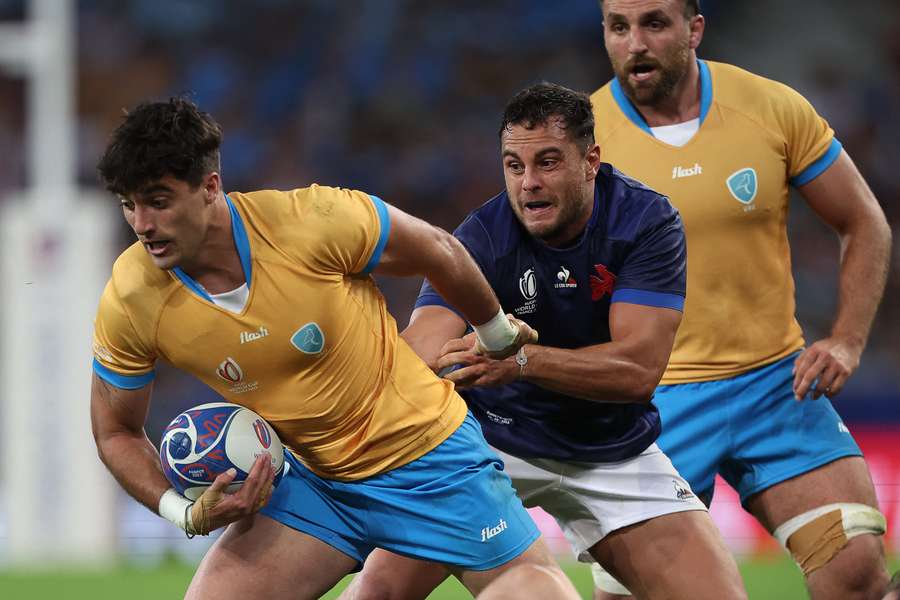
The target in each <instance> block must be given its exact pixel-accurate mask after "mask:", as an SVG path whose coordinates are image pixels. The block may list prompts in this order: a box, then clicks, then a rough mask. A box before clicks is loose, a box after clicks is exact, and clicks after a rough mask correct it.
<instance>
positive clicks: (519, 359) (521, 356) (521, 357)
mask: <svg viewBox="0 0 900 600" xmlns="http://www.w3.org/2000/svg"><path fill="white" fill-rule="evenodd" d="M516 364H517V365H519V366H520V367H524V366H525V365H526V364H528V357H527V356H525V348H519V351H518V352H516Z"/></svg>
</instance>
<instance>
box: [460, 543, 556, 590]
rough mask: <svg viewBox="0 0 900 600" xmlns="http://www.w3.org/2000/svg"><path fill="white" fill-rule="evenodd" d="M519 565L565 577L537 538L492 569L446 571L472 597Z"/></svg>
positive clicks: (543, 544)
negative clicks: (451, 574)
mask: <svg viewBox="0 0 900 600" xmlns="http://www.w3.org/2000/svg"><path fill="white" fill-rule="evenodd" d="M519 565H537V566H539V567H543V568H544V569H546V570H548V571H549V572H551V573H554V574H559V575H562V576H563V577H565V574H564V573H563V572H562V569H560V568H559V565H558V564H556V561H555V560H554V558H553V556H552V555H551V554H550V550H549V549H548V548H547V544H545V543H544V540H543V538H538V539H537V540H535V541H534V542H532V544H531V545H530V546H529V547H528V549H527V550H525V551H524V552H522V553H520V554H519V555H518V556H516V557H515V558H512V559H510V560H509V561H507V562H505V563H503V564H502V565H500V566H497V567H494V568H492V569H486V570H483V571H474V570H463V569H458V568H453V567H448V569H449V570H450V572H451V573H453V574H454V575H455V576H456V577H457V578H458V579H459V580H460V581H461V582H462V584H463V585H464V586H466V588H467V589H468V590H469V591H470V592H471V593H472V595H473V596H477V595H478V594H479V593H481V591H482V590H483V589H484V588H485V587H487V586H488V584H490V583H491V582H492V581H494V580H495V579H497V578H498V577H499V576H500V575H502V574H503V573H505V572H506V571H508V570H509V569H512V568H513V567H517V566H519Z"/></svg>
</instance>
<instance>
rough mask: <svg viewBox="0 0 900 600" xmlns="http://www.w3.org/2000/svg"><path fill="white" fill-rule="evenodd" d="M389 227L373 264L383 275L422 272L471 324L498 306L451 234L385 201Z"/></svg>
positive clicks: (490, 314)
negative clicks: (383, 243) (382, 247)
mask: <svg viewBox="0 0 900 600" xmlns="http://www.w3.org/2000/svg"><path fill="white" fill-rule="evenodd" d="M388 212H389V214H390V219H391V231H390V237H389V238H388V242H387V246H386V247H385V249H384V253H383V254H382V255H381V260H380V262H379V263H378V266H377V267H376V268H375V272H376V273H380V274H383V275H400V276H408V275H422V276H424V277H427V278H428V280H429V281H430V282H431V285H432V286H434V289H435V290H437V292H438V293H439V294H440V295H441V297H443V298H444V299H445V300H446V301H447V302H448V303H449V304H451V305H452V306H454V307H455V308H457V309H459V311H460V312H461V313H462V314H464V315H465V316H466V319H467V320H468V321H469V322H470V323H472V324H473V325H481V324H483V323H486V322H487V321H489V320H490V319H491V318H493V317H494V316H495V315H496V314H497V312H498V311H499V310H500V303H499V301H498V300H497V296H496V295H495V294H494V291H493V290H492V289H491V287H490V285H488V282H487V281H486V280H485V278H484V275H482V273H481V270H480V269H479V268H478V265H476V264H475V261H474V260H473V259H472V257H471V256H469V253H468V252H467V251H466V249H465V247H464V246H463V245H462V244H461V243H460V242H459V240H457V239H456V238H455V237H453V236H452V235H450V234H449V233H447V232H446V231H444V230H443V229H440V228H438V227H434V226H433V225H429V224H428V223H426V222H425V221H422V220H421V219H417V218H415V217H413V216H411V215H408V214H406V213H404V212H403V211H401V210H399V209H397V208H395V207H393V206H390V205H388Z"/></svg>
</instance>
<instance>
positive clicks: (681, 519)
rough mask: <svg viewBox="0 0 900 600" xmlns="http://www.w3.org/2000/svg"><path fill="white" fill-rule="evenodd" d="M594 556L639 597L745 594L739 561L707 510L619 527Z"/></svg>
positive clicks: (697, 599) (713, 598) (698, 599)
mask: <svg viewBox="0 0 900 600" xmlns="http://www.w3.org/2000/svg"><path fill="white" fill-rule="evenodd" d="M591 555H592V556H593V557H594V558H595V559H596V560H597V562H599V563H600V564H602V565H603V566H604V567H605V568H606V569H607V570H608V571H609V572H610V573H611V574H612V575H613V576H614V577H616V579H618V580H619V581H620V582H621V583H622V584H623V585H625V586H626V587H627V588H628V589H629V590H631V592H632V593H634V594H635V595H636V596H637V597H639V598H649V599H652V598H673V599H674V598H685V599H691V600H702V599H707V598H708V599H709V600H721V599H726V598H727V599H730V598H746V592H745V591H744V587H743V583H742V581H741V577H740V573H739V572H738V569H737V565H736V564H735V562H734V559H733V558H732V557H731V555H730V554H729V552H728V550H727V549H726V548H725V545H724V543H723V542H722V539H721V536H720V535H719V533H718V530H717V529H716V527H715V525H714V524H713V522H712V519H711V518H710V517H709V513H708V512H706V511H703V510H694V511H687V512H678V513H672V514H667V515H663V516H659V517H655V518H653V519H649V520H647V521H643V522H640V523H637V524H634V525H630V526H628V527H624V528H622V529H618V530H616V531H614V532H613V533H611V534H609V535H607V536H606V537H604V538H603V539H602V540H600V541H599V542H597V544H595V545H594V546H593V547H592V548H591Z"/></svg>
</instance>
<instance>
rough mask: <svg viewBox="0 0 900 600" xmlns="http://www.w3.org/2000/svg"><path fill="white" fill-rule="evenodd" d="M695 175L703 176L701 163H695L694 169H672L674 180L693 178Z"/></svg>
mask: <svg viewBox="0 0 900 600" xmlns="http://www.w3.org/2000/svg"><path fill="white" fill-rule="evenodd" d="M694 175H703V167H701V166H700V163H694V166H693V167H688V168H684V167H675V168H673V169H672V179H681V178H682V177H693V176H694Z"/></svg>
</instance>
